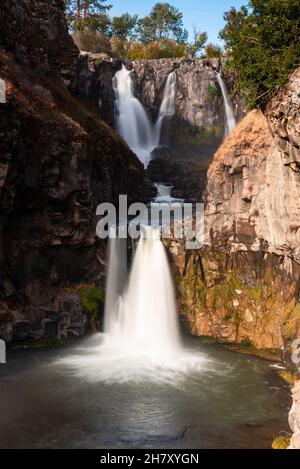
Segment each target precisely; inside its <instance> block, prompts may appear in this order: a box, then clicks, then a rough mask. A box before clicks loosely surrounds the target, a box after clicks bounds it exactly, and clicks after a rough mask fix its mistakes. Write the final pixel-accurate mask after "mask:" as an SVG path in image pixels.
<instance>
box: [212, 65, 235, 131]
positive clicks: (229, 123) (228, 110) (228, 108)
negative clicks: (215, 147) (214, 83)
mask: <svg viewBox="0 0 300 469" xmlns="http://www.w3.org/2000/svg"><path fill="white" fill-rule="evenodd" d="M216 77H217V80H218V83H219V85H220V88H221V91H222V95H223V99H224V106H225V114H226V129H225V137H227V136H228V135H229V134H230V133H231V132H232V131H233V129H234V128H235V126H236V119H235V116H234V111H233V106H232V102H231V99H230V96H229V94H228V91H227V88H226V85H225V83H224V81H223V79H222V77H221V74H220V73H218V72H216Z"/></svg>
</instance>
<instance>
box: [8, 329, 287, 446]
mask: <svg viewBox="0 0 300 469" xmlns="http://www.w3.org/2000/svg"><path fill="white" fill-rule="evenodd" d="M102 340H103V339H102V336H100V335H99V336H97V337H93V338H86V339H83V340H80V341H76V342H75V343H72V344H67V345H66V346H63V347H59V348H51V349H42V350H41V349H40V350H30V349H22V350H15V351H11V352H9V354H8V363H7V364H6V365H0V447H1V448H120V449H121V448H166V449H172V448H179V449H180V448H184V449H195V448H197V449H201V448H270V445H271V443H272V439H273V437H274V436H276V435H277V434H278V433H279V431H282V430H283V431H284V430H288V428H287V415H288V409H289V405H290V396H289V389H288V387H287V386H286V385H285V384H284V383H282V381H281V380H280V378H279V377H278V376H277V374H276V371H275V370H274V368H272V367H271V366H270V363H268V362H266V361H264V360H260V359H257V358H253V357H248V356H245V355H240V354H237V353H232V352H229V351H227V350H224V348H221V347H220V346H216V345H214V344H212V343H211V342H210V341H206V340H201V339H194V338H189V339H187V342H186V344H185V347H186V350H188V351H189V353H190V355H186V357H185V359H184V360H183V365H182V366H181V365H180V366H178V367H176V366H175V367H174V366H173V367H169V368H168V367H166V366H165V364H162V366H161V369H160V368H159V367H157V366H156V368H153V369H152V371H151V373H150V368H151V366H150V365H149V377H148V378H147V374H145V373H144V374H143V373H142V374H140V373H139V369H138V367H137V371H136V373H133V372H132V371H134V362H132V361H130V359H129V363H128V369H129V370H131V372H130V373H129V374H126V373H125V375H124V373H122V372H121V371H122V370H121V368H122V367H123V368H124V367H126V362H125V361H124V363H123V364H121V365H120V366H119V367H118V366H117V367H115V364H114V363H113V362H112V361H111V362H110V361H109V359H107V358H106V359H105V358H103V356H101V354H102V351H101V347H100V348H99V344H100V343H101V341H102ZM96 354H98V355H99V361H97V355H96ZM188 357H190V359H191V360H192V359H194V360H195V366H190V367H188V366H185V365H186V363H185V362H186V360H188ZM193 357H194V358H193ZM195 357H198V359H195ZM90 363H92V365H91V366H90V365H89V364H90ZM104 368H105V369H106V371H105V372H102V371H103V370H104ZM124 376H126V379H124Z"/></svg>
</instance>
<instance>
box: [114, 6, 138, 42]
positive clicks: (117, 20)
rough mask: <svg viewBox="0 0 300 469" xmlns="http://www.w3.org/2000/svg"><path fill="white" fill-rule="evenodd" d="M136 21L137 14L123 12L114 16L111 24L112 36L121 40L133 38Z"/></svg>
mask: <svg viewBox="0 0 300 469" xmlns="http://www.w3.org/2000/svg"><path fill="white" fill-rule="evenodd" d="M137 22H138V15H133V16H131V15H130V14H129V13H124V15H122V16H115V17H114V18H113V20H112V25H111V29H112V36H113V37H116V38H118V39H120V40H121V41H125V40H128V39H134V37H135V36H136V31H135V30H136V26H137Z"/></svg>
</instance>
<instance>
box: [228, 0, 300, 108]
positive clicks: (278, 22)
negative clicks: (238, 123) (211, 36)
mask: <svg viewBox="0 0 300 469" xmlns="http://www.w3.org/2000/svg"><path fill="white" fill-rule="evenodd" d="M224 18H225V20H226V26H225V28H224V29H223V30H222V31H221V32H220V37H221V38H222V39H223V40H224V41H225V44H226V50H227V53H228V59H229V60H228V62H227V67H229V68H232V69H233V70H235V71H237V73H238V77H237V83H238V87H239V89H240V90H241V91H242V92H243V95H244V98H245V100H246V103H247V106H248V107H249V108H255V107H259V106H262V105H263V104H264V103H265V102H266V101H267V100H268V99H269V97H270V95H271V94H272V92H274V91H275V90H276V89H277V88H278V87H280V86H282V85H284V84H285V83H286V82H287V80H288V77H289V74H290V73H291V72H292V71H293V70H294V69H295V68H296V67H297V66H298V65H300V2H299V0H250V1H249V4H248V7H242V8H241V9H240V10H236V9H235V8H232V9H231V10H230V11H229V12H227V13H226V14H225V16H224Z"/></svg>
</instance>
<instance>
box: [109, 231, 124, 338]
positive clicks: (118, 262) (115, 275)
mask: <svg viewBox="0 0 300 469" xmlns="http://www.w3.org/2000/svg"><path fill="white" fill-rule="evenodd" d="M126 228H127V227H126ZM126 281H127V239H120V238H115V239H114V238H110V239H109V248H108V271H107V277H106V288H105V292H106V295H105V312H106V313H105V317H104V320H105V322H104V329H105V330H112V329H113V328H114V326H115V323H116V322H117V314H118V311H119V308H120V307H121V304H122V295H123V293H124V290H125V286H126Z"/></svg>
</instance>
